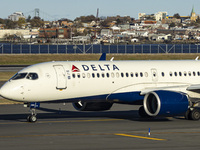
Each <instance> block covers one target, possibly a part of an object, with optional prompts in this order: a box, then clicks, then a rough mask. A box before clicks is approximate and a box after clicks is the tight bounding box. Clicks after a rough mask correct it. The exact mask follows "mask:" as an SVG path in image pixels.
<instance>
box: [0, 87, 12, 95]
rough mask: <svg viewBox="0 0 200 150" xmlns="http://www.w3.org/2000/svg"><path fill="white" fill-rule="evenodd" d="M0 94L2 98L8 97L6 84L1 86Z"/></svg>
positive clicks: (8, 91) (8, 92)
mask: <svg viewBox="0 0 200 150" xmlns="http://www.w3.org/2000/svg"><path fill="white" fill-rule="evenodd" d="M0 95H1V96H2V97H4V98H9V97H10V90H9V89H8V87H7V86H2V87H1V88H0Z"/></svg>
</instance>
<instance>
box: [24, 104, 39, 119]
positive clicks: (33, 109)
mask: <svg viewBox="0 0 200 150" xmlns="http://www.w3.org/2000/svg"><path fill="white" fill-rule="evenodd" d="M24 107H30V112H31V114H30V115H29V116H28V117H27V121H28V122H31V123H34V122H36V121H37V117H36V116H37V114H36V108H39V107H40V103H26V104H24Z"/></svg>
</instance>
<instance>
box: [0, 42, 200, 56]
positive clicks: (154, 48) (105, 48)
mask: <svg viewBox="0 0 200 150" xmlns="http://www.w3.org/2000/svg"><path fill="white" fill-rule="evenodd" d="M81 53H82V54H96V53H113V54H114V53H115V54H136V53H139V54H156V53H200V45H198V44H141V45H102V44H100V45H93V44H91V45H59V44H58V45H51V44H45V45H44V44H37V45H33V44H4V43H2V44H0V54H81Z"/></svg>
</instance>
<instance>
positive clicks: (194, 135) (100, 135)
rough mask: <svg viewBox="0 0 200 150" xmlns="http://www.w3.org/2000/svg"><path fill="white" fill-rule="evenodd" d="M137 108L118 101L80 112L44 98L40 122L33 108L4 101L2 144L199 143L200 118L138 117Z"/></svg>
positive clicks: (93, 147) (91, 149)
mask: <svg viewBox="0 0 200 150" xmlns="http://www.w3.org/2000/svg"><path fill="white" fill-rule="evenodd" d="M137 109H138V107H137V106H131V105H117V104H115V105H114V106H113V107H112V109H111V110H110V111H106V112H77V111H75V110H74V109H73V108H72V106H71V104H66V105H65V106H64V105H62V104H42V105H41V108H40V110H38V122H37V123H27V122H26V116H27V115H28V113H29V112H28V109H27V108H23V106H22V105H0V147H1V149H2V150H12V149H20V150H27V149H28V150H35V149H37V150H40V149H42V150H55V149H59V150H62V149H63V150H66V149H69V150H76V149H79V150H82V149H85V150H98V149H99V150H106V149H120V150H121V149H131V150H132V149H150V150H151V149H152V150H155V149H159V150H161V149H165V150H166V149H176V150H177V149H180V150H188V149H199V146H200V142H199V139H200V121H188V120H184V119H183V118H157V119H148V120H144V119H140V118H139V117H138V114H137ZM149 128H150V131H151V132H150V133H151V134H150V136H148V131H149Z"/></svg>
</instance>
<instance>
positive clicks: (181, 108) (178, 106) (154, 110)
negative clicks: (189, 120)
mask: <svg viewBox="0 0 200 150" xmlns="http://www.w3.org/2000/svg"><path fill="white" fill-rule="evenodd" d="M143 105H144V110H145V112H146V114H147V115H149V116H152V117H154V116H175V115H179V114H184V113H185V112H186V111H187V110H188V106H189V101H188V97H187V96H186V94H184V93H178V92H172V91H162V90H160V91H154V92H150V93H148V94H146V95H145V97H144V101H143Z"/></svg>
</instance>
